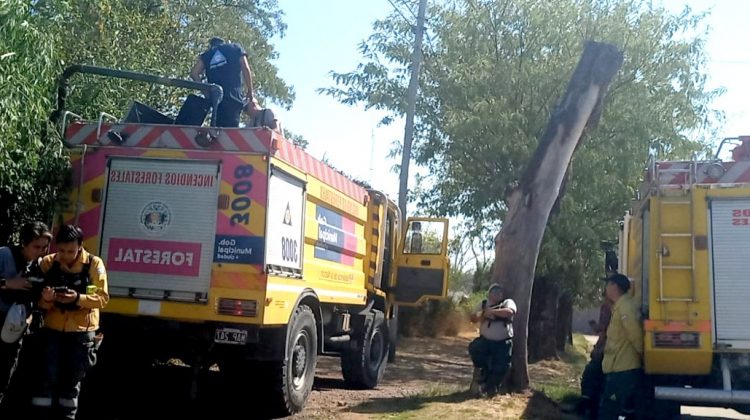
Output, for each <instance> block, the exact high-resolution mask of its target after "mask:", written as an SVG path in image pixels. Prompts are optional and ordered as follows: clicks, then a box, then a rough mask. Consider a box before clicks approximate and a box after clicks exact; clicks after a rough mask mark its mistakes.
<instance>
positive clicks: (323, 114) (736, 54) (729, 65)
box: [274, 0, 750, 199]
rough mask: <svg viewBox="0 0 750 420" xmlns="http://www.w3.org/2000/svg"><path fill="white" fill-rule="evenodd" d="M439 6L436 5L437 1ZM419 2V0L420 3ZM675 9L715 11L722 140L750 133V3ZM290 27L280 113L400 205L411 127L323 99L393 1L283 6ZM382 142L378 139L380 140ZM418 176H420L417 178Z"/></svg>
mask: <svg viewBox="0 0 750 420" xmlns="http://www.w3.org/2000/svg"><path fill="white" fill-rule="evenodd" d="M433 1H434V0H433ZM414 3H416V1H415V2H414ZM659 3H661V4H664V5H665V6H666V7H667V8H669V9H670V10H674V11H679V10H681V9H682V8H683V7H684V6H685V5H689V6H690V7H692V8H693V9H694V10H696V11H705V10H709V9H710V10H711V15H710V16H709V17H708V19H707V20H706V24H707V25H709V26H710V27H711V35H710V38H709V39H708V43H707V49H708V53H709V55H710V59H711V62H710V63H709V67H708V74H709V80H708V87H709V88H716V87H723V88H725V89H726V93H725V94H724V95H723V97H722V98H720V99H719V100H717V101H716V102H715V104H714V105H715V106H714V107H715V108H717V109H719V110H722V111H724V112H725V114H726V124H725V125H724V127H722V129H721V130H720V135H721V136H722V137H734V136H738V135H742V134H750V128H748V125H750V124H749V123H750V121H746V120H747V119H748V117H750V113H749V112H748V109H747V105H746V104H748V103H749V102H750V77H748V72H750V48H747V47H746V45H745V42H743V41H744V39H747V38H745V37H746V36H747V34H746V32H747V31H748V29H747V27H748V24H747V16H750V1H745V0H663V1H659V0H654V4H659ZM279 4H280V7H281V8H282V9H283V10H284V13H285V19H284V20H285V22H286V23H287V25H288V29H287V32H286V36H285V37H284V38H282V39H275V40H274V43H275V45H276V48H277V50H278V51H279V53H280V58H279V59H278V60H277V61H276V64H277V65H278V67H279V73H280V76H281V77H282V78H283V79H284V80H286V81H287V83H289V84H291V85H293V86H294V88H295V90H296V93H297V99H296V100H295V103H294V105H293V107H292V109H291V110H288V111H287V110H280V111H279V113H280V117H281V119H282V123H283V124H284V126H285V127H286V128H288V129H290V130H291V131H293V132H295V133H299V134H302V135H303V136H304V137H305V138H307V139H308V140H309V141H310V146H309V148H308V150H309V151H310V152H311V153H312V154H313V155H314V156H315V157H317V158H323V157H326V158H327V159H328V160H329V161H330V162H331V163H332V164H333V165H334V166H336V167H337V168H339V169H341V170H343V171H345V172H347V173H349V174H351V175H353V176H355V177H357V178H360V179H364V180H369V181H370V182H371V183H372V185H373V186H374V187H375V188H378V189H381V190H383V191H384V192H386V193H387V194H389V195H390V196H391V197H393V198H394V199H395V198H396V196H397V193H398V177H397V175H395V174H393V173H391V171H390V168H391V167H392V165H393V164H394V163H395V162H394V161H392V160H388V159H387V154H388V151H389V149H390V147H391V143H392V142H393V140H397V139H401V138H402V137H403V121H396V122H395V123H394V124H393V125H391V126H389V127H377V123H378V121H379V120H380V119H381V118H382V116H383V114H382V113H381V112H378V111H365V110H364V109H362V108H361V107H351V106H346V105H342V104H340V103H338V102H337V101H335V100H334V99H331V98H329V97H326V96H322V95H319V94H318V93H316V89H318V88H321V87H327V86H331V85H332V81H331V79H330V77H329V75H328V72H329V71H331V70H335V71H339V72H344V71H350V70H353V69H354V68H355V67H356V65H357V64H358V63H359V61H360V55H359V53H358V51H357V45H358V44H359V43H360V42H361V41H362V40H363V39H365V38H366V37H367V36H368V35H369V34H370V33H371V24H372V22H373V21H374V20H376V19H379V18H382V17H384V16H386V15H387V14H388V13H389V12H390V11H391V10H392V6H391V4H390V3H389V2H388V1H387V0H280V1H279ZM373 140H374V141H373ZM413 172H414V171H413V170H412V173H413Z"/></svg>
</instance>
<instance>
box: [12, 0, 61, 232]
mask: <svg viewBox="0 0 750 420" xmlns="http://www.w3.org/2000/svg"><path fill="white" fill-rule="evenodd" d="M42 24H43V22H41V18H40V17H39V16H37V15H35V14H33V13H31V8H30V6H29V2H28V1H23V0H8V1H4V2H2V3H0V243H5V242H6V241H7V240H8V239H9V237H10V236H11V234H12V233H13V232H14V231H15V230H16V228H17V226H19V225H20V224H22V223H23V222H26V221H30V220H33V219H42V220H47V218H48V217H49V212H50V210H51V208H52V205H53V203H54V202H55V199H56V187H57V186H58V185H59V184H60V183H61V182H62V180H63V177H64V175H65V172H66V166H67V164H66V163H65V160H64V159H63V150H62V144H61V143H60V142H59V141H58V140H57V139H56V138H54V137H53V136H54V131H53V130H51V127H48V126H47V124H46V120H47V115H48V113H49V109H50V106H51V105H52V96H51V95H50V94H51V92H52V84H53V82H54V80H55V77H56V76H57V74H58V69H59V68H60V63H59V60H57V59H56V54H55V48H54V47H55V36H54V34H50V33H48V32H46V31H44V30H43V29H42Z"/></svg>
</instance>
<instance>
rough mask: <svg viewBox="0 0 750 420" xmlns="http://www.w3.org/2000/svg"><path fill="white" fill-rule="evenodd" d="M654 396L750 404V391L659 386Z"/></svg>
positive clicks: (705, 401)
mask: <svg viewBox="0 0 750 420" xmlns="http://www.w3.org/2000/svg"><path fill="white" fill-rule="evenodd" d="M654 396H655V397H656V399H657V400H670V401H680V402H686V403H712V404H727V405H733V404H750V391H733V390H723V389H707V388H677V387H668V386H657V387H655V388H654Z"/></svg>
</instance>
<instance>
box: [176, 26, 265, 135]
mask: <svg viewBox="0 0 750 420" xmlns="http://www.w3.org/2000/svg"><path fill="white" fill-rule="evenodd" d="M208 44H209V48H208V50H206V51H205V52H203V53H202V54H201V55H200V56H198V59H197V60H196V61H195V64H194V65H193V69H192V70H191V72H190V77H191V78H192V79H193V80H194V81H196V82H200V81H201V80H203V75H204V74H205V76H206V79H207V80H208V83H215V84H217V85H219V86H221V88H222V89H223V90H224V97H223V98H222V100H221V102H220V103H219V107H218V109H217V110H216V125H217V126H218V127H239V125H240V114H241V113H242V110H243V108H245V106H246V104H247V103H248V102H252V100H253V74H252V71H251V70H250V64H248V62H247V53H246V52H245V50H244V49H243V48H242V47H241V46H240V45H239V44H234V43H225V42H224V40H223V39H221V38H217V37H214V38H211V40H210V41H209V43H208ZM243 82H244V84H245V90H246V92H245V94H244V95H243V93H242V84H243Z"/></svg>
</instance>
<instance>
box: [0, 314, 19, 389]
mask: <svg viewBox="0 0 750 420" xmlns="http://www.w3.org/2000/svg"><path fill="white" fill-rule="evenodd" d="M0 325H1V324H0ZM22 341H23V339H21V340H18V341H16V342H15V343H6V342H4V341H2V340H0V403H2V402H3V397H4V396H5V393H6V392H7V391H8V386H9V385H10V380H11V379H12V378H13V373H14V372H15V371H16V366H18V354H19V353H20V351H21V343H22Z"/></svg>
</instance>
